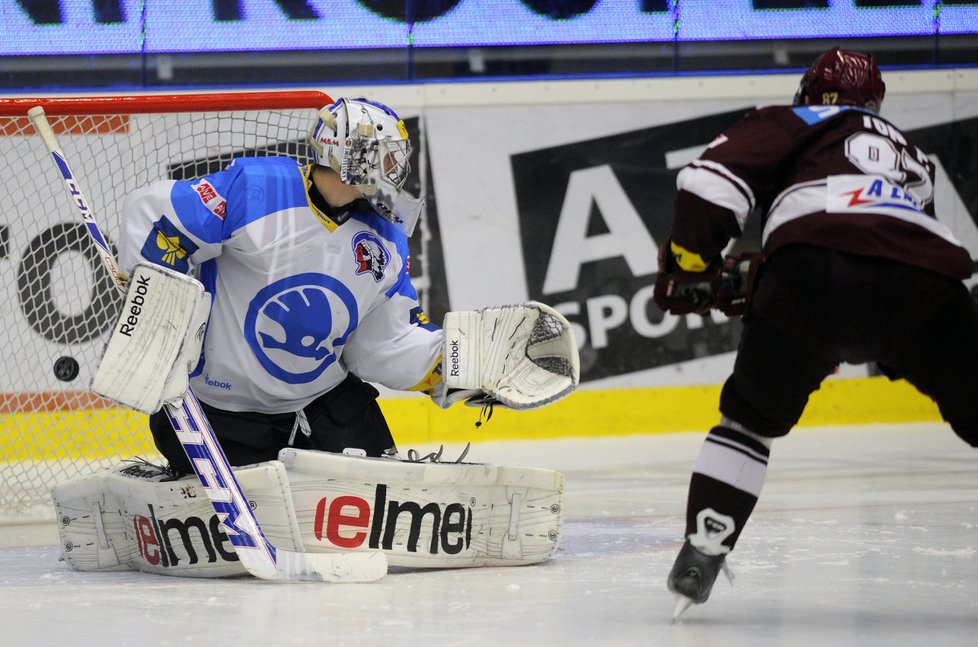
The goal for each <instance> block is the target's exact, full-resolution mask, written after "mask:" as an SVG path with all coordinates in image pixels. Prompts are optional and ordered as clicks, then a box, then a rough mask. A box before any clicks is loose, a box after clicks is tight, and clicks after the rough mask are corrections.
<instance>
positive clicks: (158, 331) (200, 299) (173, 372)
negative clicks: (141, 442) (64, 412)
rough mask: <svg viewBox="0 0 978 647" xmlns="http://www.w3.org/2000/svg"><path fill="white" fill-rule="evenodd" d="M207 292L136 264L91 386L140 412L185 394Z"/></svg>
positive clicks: (182, 277)
mask: <svg viewBox="0 0 978 647" xmlns="http://www.w3.org/2000/svg"><path fill="white" fill-rule="evenodd" d="M209 313H210V296H209V295H207V294H206V293H205V292H204V286H203V285H202V284H201V283H200V282H199V281H197V280H195V279H193V278H191V277H189V276H185V275H183V274H180V273H179V272H174V271H173V270H169V269H166V268H164V267H160V266H158V265H153V264H151V263H140V264H138V265H136V267H135V268H134V269H133V272H132V277H131V278H130V281H129V290H128V292H127V293H126V300H125V302H124V304H123V306H122V314H121V315H120V316H119V320H118V321H117V322H116V325H115V327H114V328H113V329H112V336H111V337H110V338H109V343H108V344H107V345H106V347H105V352H104V353H103V355H102V360H101V362H100V363H99V366H98V369H97V370H96V372H95V377H94V379H93V380H92V386H91V389H92V391H94V392H95V393H97V394H98V395H101V396H102V397H105V398H108V399H110V400H113V401H115V402H118V403H119V404H122V405H124V406H127V407H129V408H131V409H135V410H136V411H141V412H143V413H155V412H157V411H159V410H160V408H161V407H162V406H163V403H164V402H168V401H171V400H175V399H177V398H180V397H182V396H183V394H184V393H186V392H187V388H188V385H189V381H188V377H187V376H188V373H190V371H191V370H193V368H194V366H196V364H197V361H198V360H199V358H200V349H201V344H202V343H203V338H204V327H205V325H206V322H207V316H208V314H209Z"/></svg>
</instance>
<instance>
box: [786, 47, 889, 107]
mask: <svg viewBox="0 0 978 647" xmlns="http://www.w3.org/2000/svg"><path fill="white" fill-rule="evenodd" d="M885 93H886V84H885V83H883V77H882V75H881V74H880V68H879V67H878V66H877V65H876V59H875V58H873V55H872V54H860V53H859V52H851V51H849V50H846V49H842V48H840V47H833V48H832V49H830V50H829V51H827V52H825V53H824V54H822V55H821V56H819V57H818V58H817V59H815V62H814V63H812V66H811V67H810V68H808V71H807V72H805V75H804V76H803V77H801V83H800V84H799V85H798V91H797V92H796V93H795V98H794V101H793V103H794V105H796V106H800V105H805V104H806V103H809V104H814V105H850V106H860V107H863V108H866V109H867V110H872V111H873V112H879V110H880V106H881V105H882V104H883V95H884V94H885ZM806 98H807V99H808V101H807V102H806V101H805V100H806Z"/></svg>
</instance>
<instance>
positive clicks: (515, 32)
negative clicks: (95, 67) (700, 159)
mask: <svg viewBox="0 0 978 647" xmlns="http://www.w3.org/2000/svg"><path fill="white" fill-rule="evenodd" d="M973 33H978V2H962V1H960V0H957V1H954V0H947V1H939V0H921V1H918V2H909V1H907V2H880V1H879V0H724V1H723V2H716V1H713V0H3V2H2V3H0V56H10V55H32V54H136V53H143V54H145V53H191V52H219V51H256V50H302V49H360V48H392V47H406V46H408V45H410V46H412V47H473V46H491V45H509V46H515V45H544V44H546V45H566V44H582V43H630V42H672V41H677V40H678V41H703V40H752V39H774V38H777V39H790V38H851V37H872V36H928V35H938V34H941V35H945V34H973Z"/></svg>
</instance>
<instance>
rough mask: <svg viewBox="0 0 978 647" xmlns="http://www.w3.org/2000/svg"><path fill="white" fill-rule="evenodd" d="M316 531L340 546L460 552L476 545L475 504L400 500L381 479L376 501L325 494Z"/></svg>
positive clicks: (320, 539)
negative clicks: (473, 541) (474, 531)
mask: <svg viewBox="0 0 978 647" xmlns="http://www.w3.org/2000/svg"><path fill="white" fill-rule="evenodd" d="M472 503H473V504H474V503H475V501H474V500H473V501H472ZM313 534H314V535H315V537H316V539H318V540H319V541H322V542H326V543H327V544H331V545H333V546H335V547H337V548H360V547H361V546H363V545H364V544H366V546H367V547H369V548H372V549H374V550H378V549H383V550H393V549H394V547H395V546H398V547H399V548H400V547H402V546H403V547H404V549H406V550H407V551H408V552H409V553H417V552H419V551H421V552H423V553H428V554H430V555H437V554H438V552H439V551H442V552H444V553H446V554H448V555H457V554H458V553H460V552H462V551H463V550H465V549H467V548H468V547H469V546H470V545H471V544H472V508H471V507H469V506H465V505H462V504H461V503H449V504H439V503H435V502H434V501H432V502H429V503H425V504H420V503H418V502H416V501H398V500H396V499H394V498H388V489H387V485H384V484H383V483H378V484H377V487H376V490H375V491H374V497H373V500H372V501H370V500H368V499H364V498H361V497H359V496H354V495H341V496H336V497H323V498H321V499H320V500H319V502H318V503H317V504H316V515H315V519H314V521H313Z"/></svg>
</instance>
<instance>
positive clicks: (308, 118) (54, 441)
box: [0, 91, 332, 524]
mask: <svg viewBox="0 0 978 647" xmlns="http://www.w3.org/2000/svg"><path fill="white" fill-rule="evenodd" d="M330 103H332V100H331V99H330V98H329V97H328V96H327V95H325V94H323V93H321V92H316V91H294V92H242V93H223V94H214V93H210V94H180V95H156V96H120V97H73V98H67V97H59V98H38V99H30V98H15V99H0V165H2V166H0V168H2V171H0V172H2V174H3V181H2V182H0V205H2V212H0V273H2V277H3V280H2V290H3V292H2V296H3V300H4V302H5V303H6V306H5V307H4V308H3V309H2V314H0V317H2V318H3V321H2V326H0V357H2V366H3V370H2V372H0V424H2V426H0V524H4V523H6V524H10V523H17V522H31V521H38V520H46V519H53V514H54V513H53V507H52V505H51V500H50V488H51V487H52V486H53V485H54V484H55V483H57V482H58V481H61V480H64V479H66V478H71V477H74V476H77V475H80V474H83V473H90V472H92V471H94V470H96V469H101V468H104V467H109V466H112V465H115V464H117V463H118V462H119V460H120V459H123V458H131V457H135V456H141V457H144V458H147V459H150V460H158V459H159V456H158V454H157V452H156V449H155V447H154V445H153V442H152V438H151V436H150V434H149V431H148V428H147V424H146V416H144V415H141V414H138V413H135V412H132V411H128V410H125V409H122V408H119V407H116V406H113V405H112V404H111V403H109V402H106V401H104V400H101V399H99V398H98V397H96V396H94V395H93V394H92V393H90V392H89V390H88V385H89V384H90V382H91V379H92V376H93V374H94V371H95V368H96V366H97V363H98V358H99V356H100V354H101V350H102V348H103V346H104V344H105V342H106V340H107V334H108V330H109V328H110V327H111V325H112V323H113V322H114V320H115V319H116V317H117V316H118V313H119V307H120V304H121V297H120V296H119V294H118V293H117V290H116V289H115V287H114V285H113V282H112V279H111V277H110V276H109V274H108V272H107V271H106V269H105V268H104V267H103V266H102V264H101V262H100V258H99V255H98V254H97V251H96V249H95V247H94V245H93V244H92V243H91V242H90V240H89V238H88V235H87V233H86V230H85V227H84V224H83V223H82V221H81V218H80V216H79V214H78V210H77V208H76V207H75V206H74V205H73V204H72V203H71V202H70V201H69V196H68V193H67V191H66V190H65V185H64V182H63V181H62V179H61V176H60V174H59V173H58V170H57V168H56V167H55V166H54V163H53V161H52V159H51V157H50V155H49V154H48V152H47V150H46V148H45V146H44V143H43V142H42V140H41V138H40V136H38V135H37V134H36V132H35V131H34V128H33V126H32V125H31V123H30V121H29V120H28V118H27V111H28V110H29V109H31V108H32V107H34V106H37V105H41V106H44V109H45V112H46V113H47V115H48V119H49V121H50V122H51V124H52V126H53V128H54V131H55V133H56V134H57V135H58V138H59V143H60V145H61V148H62V149H63V150H64V152H65V155H66V157H67V159H68V163H69V164H70V165H71V167H72V170H73V171H74V173H75V175H76V177H77V178H78V180H79V183H80V184H81V186H82V190H83V192H84V193H85V195H86V196H87V198H88V200H89V202H90V205H91V207H92V210H93V211H94V214H95V218H96V220H97V221H98V223H99V225H100V227H101V229H102V230H103V232H104V233H105V235H106V237H107V238H108V239H109V241H110V243H112V242H113V241H115V240H117V236H118V232H119V229H120V219H121V218H123V217H124V214H122V213H120V206H121V203H122V198H123V196H124V195H125V194H126V193H128V192H130V191H132V190H133V189H135V188H137V187H140V186H143V185H145V184H148V183H150V182H153V181H155V180H160V179H165V178H172V179H189V178H194V177H200V176H203V175H206V174H208V173H212V172H214V171H217V170H219V169H221V168H223V167H224V166H226V165H227V164H228V163H229V162H230V160H231V159H232V158H234V157H242V156H265V155H288V156H292V157H295V158H297V159H300V160H302V161H311V157H310V155H309V151H308V149H307V146H306V144H305V136H306V133H307V132H308V129H309V127H310V126H311V125H312V123H313V121H314V120H315V118H316V114H317V112H318V110H319V109H320V108H322V107H323V106H326V105H329V104H330ZM60 358H70V360H62V361H61V362H60V363H59V361H58V360H59V359H60ZM71 360H74V361H75V362H77V366H78V374H77V376H75V377H70V373H71V370H70V369H72V368H73V362H72V361H71ZM56 365H57V366H58V367H59V368H60V369H62V370H63V371H65V372H62V373H61V377H58V376H57V375H56ZM65 378H70V379H65Z"/></svg>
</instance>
